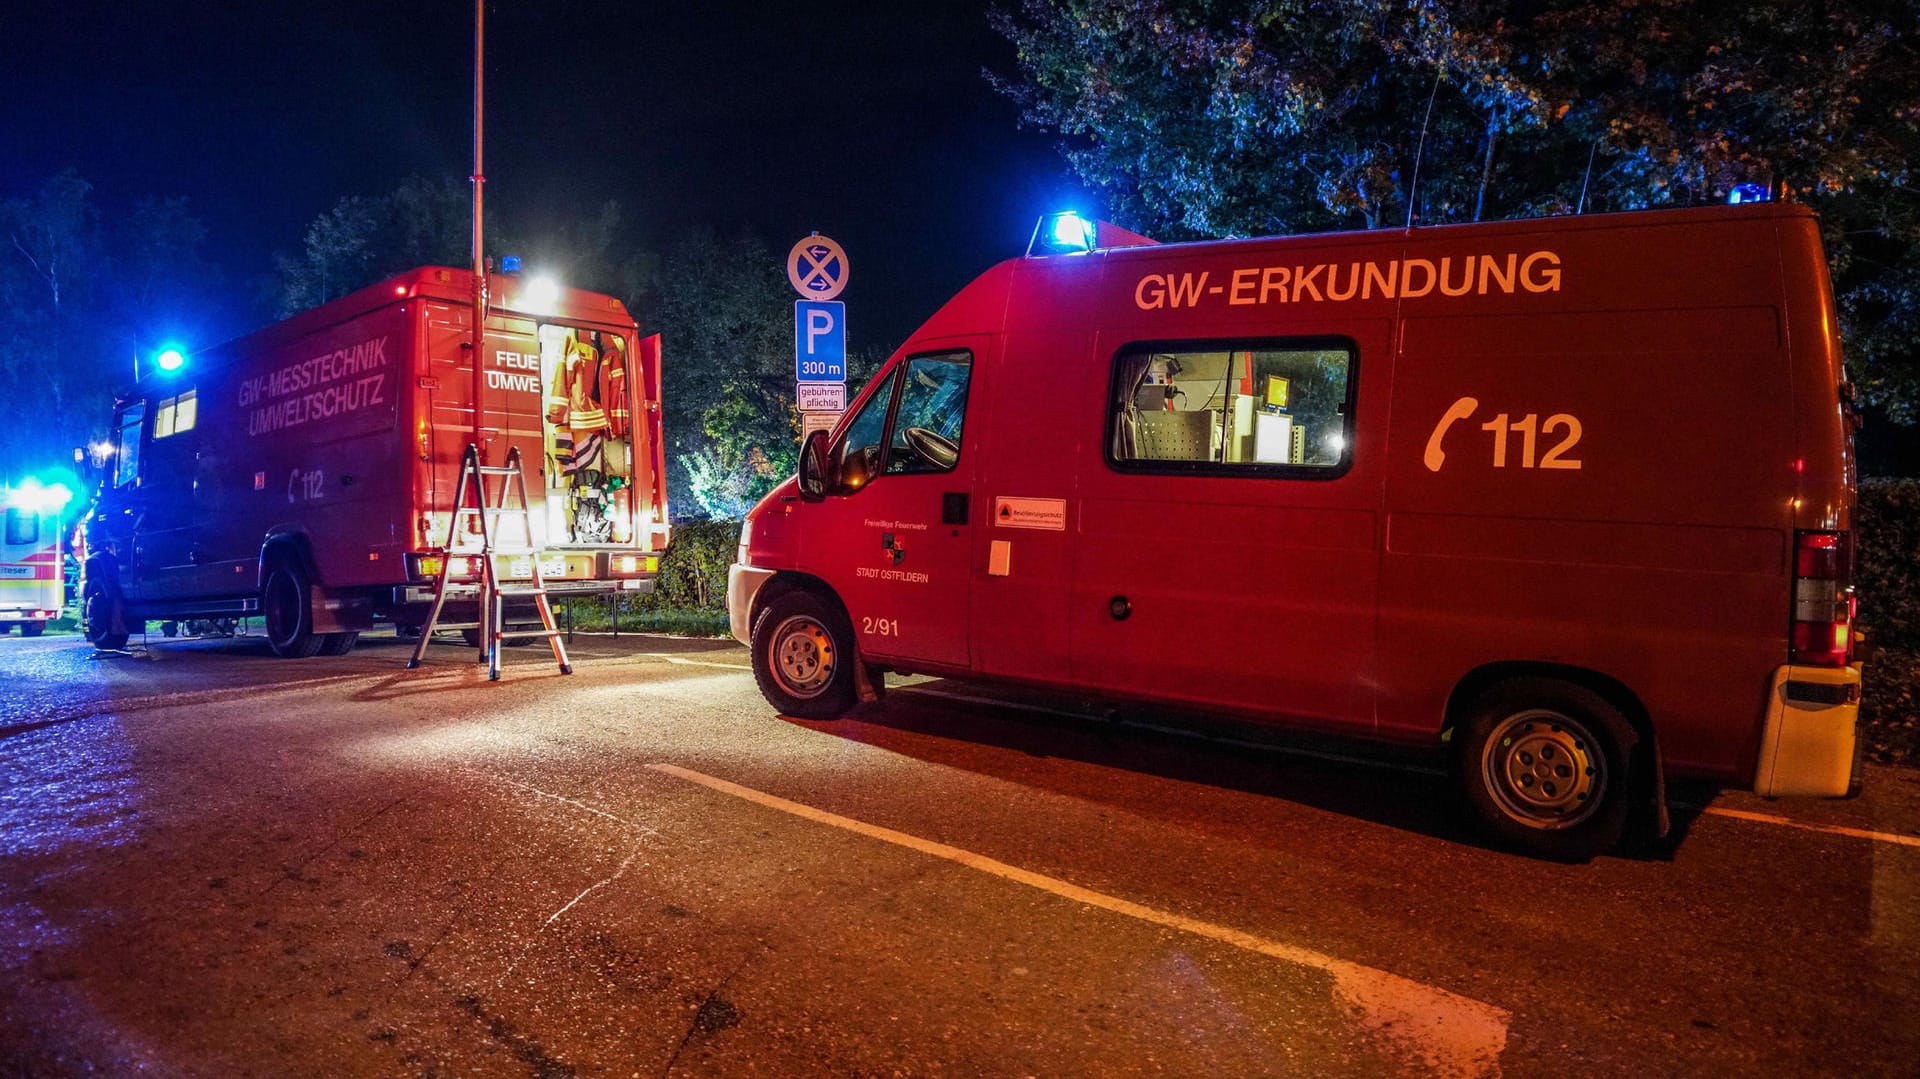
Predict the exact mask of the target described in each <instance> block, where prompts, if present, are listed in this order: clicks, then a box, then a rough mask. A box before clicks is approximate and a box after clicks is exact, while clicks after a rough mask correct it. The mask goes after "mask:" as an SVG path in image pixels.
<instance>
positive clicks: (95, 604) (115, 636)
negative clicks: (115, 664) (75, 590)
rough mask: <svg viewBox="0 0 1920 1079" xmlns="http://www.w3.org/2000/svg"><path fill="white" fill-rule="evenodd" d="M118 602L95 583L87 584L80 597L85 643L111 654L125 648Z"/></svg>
mask: <svg viewBox="0 0 1920 1079" xmlns="http://www.w3.org/2000/svg"><path fill="white" fill-rule="evenodd" d="M119 613H120V611H119V600H118V599H116V598H115V597H114V595H113V594H112V593H111V592H109V591H107V589H106V588H105V587H104V586H102V585H101V584H100V583H99V582H97V581H89V582H87V589H86V592H85V594H83V595H82V596H81V597H80V624H81V627H82V628H83V629H84V630H85V631H86V635H87V643H88V644H91V645H93V646H94V647H95V648H100V649H105V650H106V651H109V652H113V651H118V650H119V649H122V648H125V647H126V646H127V631H126V630H125V629H124V628H121V627H120V620H119V617H118V616H119Z"/></svg>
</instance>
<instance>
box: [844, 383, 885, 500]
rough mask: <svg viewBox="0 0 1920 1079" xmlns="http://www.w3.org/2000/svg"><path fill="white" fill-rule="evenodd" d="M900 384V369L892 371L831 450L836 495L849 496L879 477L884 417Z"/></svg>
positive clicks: (883, 438) (883, 442)
mask: <svg viewBox="0 0 1920 1079" xmlns="http://www.w3.org/2000/svg"><path fill="white" fill-rule="evenodd" d="M899 381H900V369H899V368H898V367H896V368H894V369H893V371H892V372H891V373H889V374H888V375H887V378H886V381H885V382H882V383H881V384H880V387H879V388H878V389H876V390H874V391H873V395H872V396H870V397H868V398H867V403H866V404H864V405H862V406H860V413H859V415H857V416H855V417H854V418H853V422H852V423H849V424H847V430H846V433H844V434H842V435H841V436H840V442H839V443H838V444H837V445H835V446H834V447H833V452H832V454H831V455H830V456H831V462H830V463H831V466H832V468H833V474H834V475H837V476H839V477H840V486H839V487H838V488H837V489H836V492H835V493H837V494H843V495H844V494H852V493H853V492H855V491H858V490H859V489H860V488H862V487H865V486H866V485H867V481H868V480H871V479H873V477H875V476H877V475H879V473H880V451H881V448H882V447H883V446H884V445H885V439H886V432H887V413H888V412H889V411H891V410H892V408H893V388H894V384H895V383H897V382H899Z"/></svg>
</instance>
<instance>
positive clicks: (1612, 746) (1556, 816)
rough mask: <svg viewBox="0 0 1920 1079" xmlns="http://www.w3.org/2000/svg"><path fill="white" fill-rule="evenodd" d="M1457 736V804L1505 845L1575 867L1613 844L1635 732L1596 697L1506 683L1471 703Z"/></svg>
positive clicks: (1563, 687) (1540, 682)
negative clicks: (1461, 802) (1461, 795)
mask: <svg viewBox="0 0 1920 1079" xmlns="http://www.w3.org/2000/svg"><path fill="white" fill-rule="evenodd" d="M1462 733H1463V734H1464V738H1463V739H1462V740H1461V741H1460V744H1459V753H1460V756H1459V758H1458V760H1457V761H1456V766H1457V768H1458V772H1459V776H1460V781H1461V784H1462V790H1463V793H1464V794H1465V796H1466V800H1467V805H1468V806H1469V808H1470V809H1472V811H1473V813H1474V815H1475V816H1476V817H1478V818H1479V819H1480V821H1481V823H1482V824H1484V825H1486V827H1487V828H1488V829H1489V830H1490V831H1492V832H1493V833H1494V834H1495V835H1496V836H1498V837H1499V838H1501V839H1502V840H1504V841H1506V842H1507V843H1508V844H1509V845H1511V846H1513V847H1516V848H1518V849H1520V850H1523V851H1525V852H1527V853H1529V854H1534V855H1538V856H1541V857H1545V858H1553V859H1556V860H1563V861H1585V860H1587V859H1590V858H1592V857H1594V856H1596V855H1599V854H1602V853H1605V852H1606V851H1608V850H1611V849H1613V847H1614V845H1615V844H1617V843H1618V842H1619V841H1620V836H1621V834H1622V832H1623V831H1624V829H1625V827H1626V821H1627V811H1628V809H1629V801H1630V797H1631V795H1630V791H1631V784H1630V782H1629V776H1628V763H1629V761H1631V760H1632V757H1633V747H1634V743H1635V742H1636V741H1637V736H1636V735H1635V734H1634V730H1633V726H1632V724H1630V723H1628V722H1627V719H1626V717H1625V716H1624V715H1622V714H1621V713H1620V710H1619V709H1617V708H1615V707H1614V706H1613V705H1611V704H1609V703H1607V701H1606V700H1605V699H1604V698H1602V697H1601V696H1600V695H1599V694H1597V693H1594V692H1592V691H1591V690H1588V689H1584V688H1582V687H1580V686H1575V685H1571V684H1569V683H1565V682H1559V681H1555V680H1552V679H1546V678H1521V679H1515V680H1513V681H1511V682H1506V683H1502V684H1501V685H1499V686H1496V687H1494V688H1493V689H1492V690H1491V691H1489V692H1488V693H1487V694H1485V695H1484V696H1482V697H1481V698H1480V699H1479V700H1478V701H1476V702H1475V703H1474V706H1473V710H1472V712H1471V714H1470V715H1469V716H1468V717H1467V721H1466V723H1465V725H1464V728H1463V732H1462Z"/></svg>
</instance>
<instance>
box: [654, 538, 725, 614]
mask: <svg viewBox="0 0 1920 1079" xmlns="http://www.w3.org/2000/svg"><path fill="white" fill-rule="evenodd" d="M739 547H740V522H739V521H690V522H688V523H685V524H677V525H674V526H673V540H672V542H670V543H668V544H667V553H666V555H665V556H664V557H662V558H661V559H660V577H659V579H658V580H657V581H656V582H655V583H654V586H653V595H652V596H651V597H648V600H647V601H646V602H644V603H642V604H640V607H641V608H642V609H646V608H671V609H673V610H676V611H724V610H726V609H727V567H728V566H730V565H732V564H733V557H734V553H735V552H736V551H737V550H739Z"/></svg>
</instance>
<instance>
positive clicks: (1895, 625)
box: [1853, 479, 1920, 764]
mask: <svg viewBox="0 0 1920 1079" xmlns="http://www.w3.org/2000/svg"><path fill="white" fill-rule="evenodd" d="M1853 527H1854V551H1855V559H1856V562H1857V565H1856V566H1855V568H1854V575H1853V581H1854V586H1855V588H1856V589H1857V590H1858V592H1859V595H1860V625H1861V627H1862V628H1863V629H1865V630H1866V632H1867V639H1868V640H1869V641H1871V642H1872V643H1873V644H1874V645H1876V646H1877V651H1875V652H1874V653H1873V654H1872V655H1871V656H1870V658H1869V659H1868V662H1867V665H1866V672H1865V674H1864V676H1863V677H1864V680H1865V685H1863V686H1862V687H1861V690H1862V693H1861V700H1860V719H1861V734H1862V735H1863V736H1864V737H1865V738H1866V740H1867V753H1868V755H1869V756H1871V757H1872V758H1873V759H1874V760H1878V761H1883V762H1886V763H1890V764H1915V763H1920V565H1916V563H1917V562H1920V480H1908V479H1901V480H1893V479H1871V480H1862V481H1860V500H1859V502H1858V503H1856V504H1855V507H1854V517H1853Z"/></svg>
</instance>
